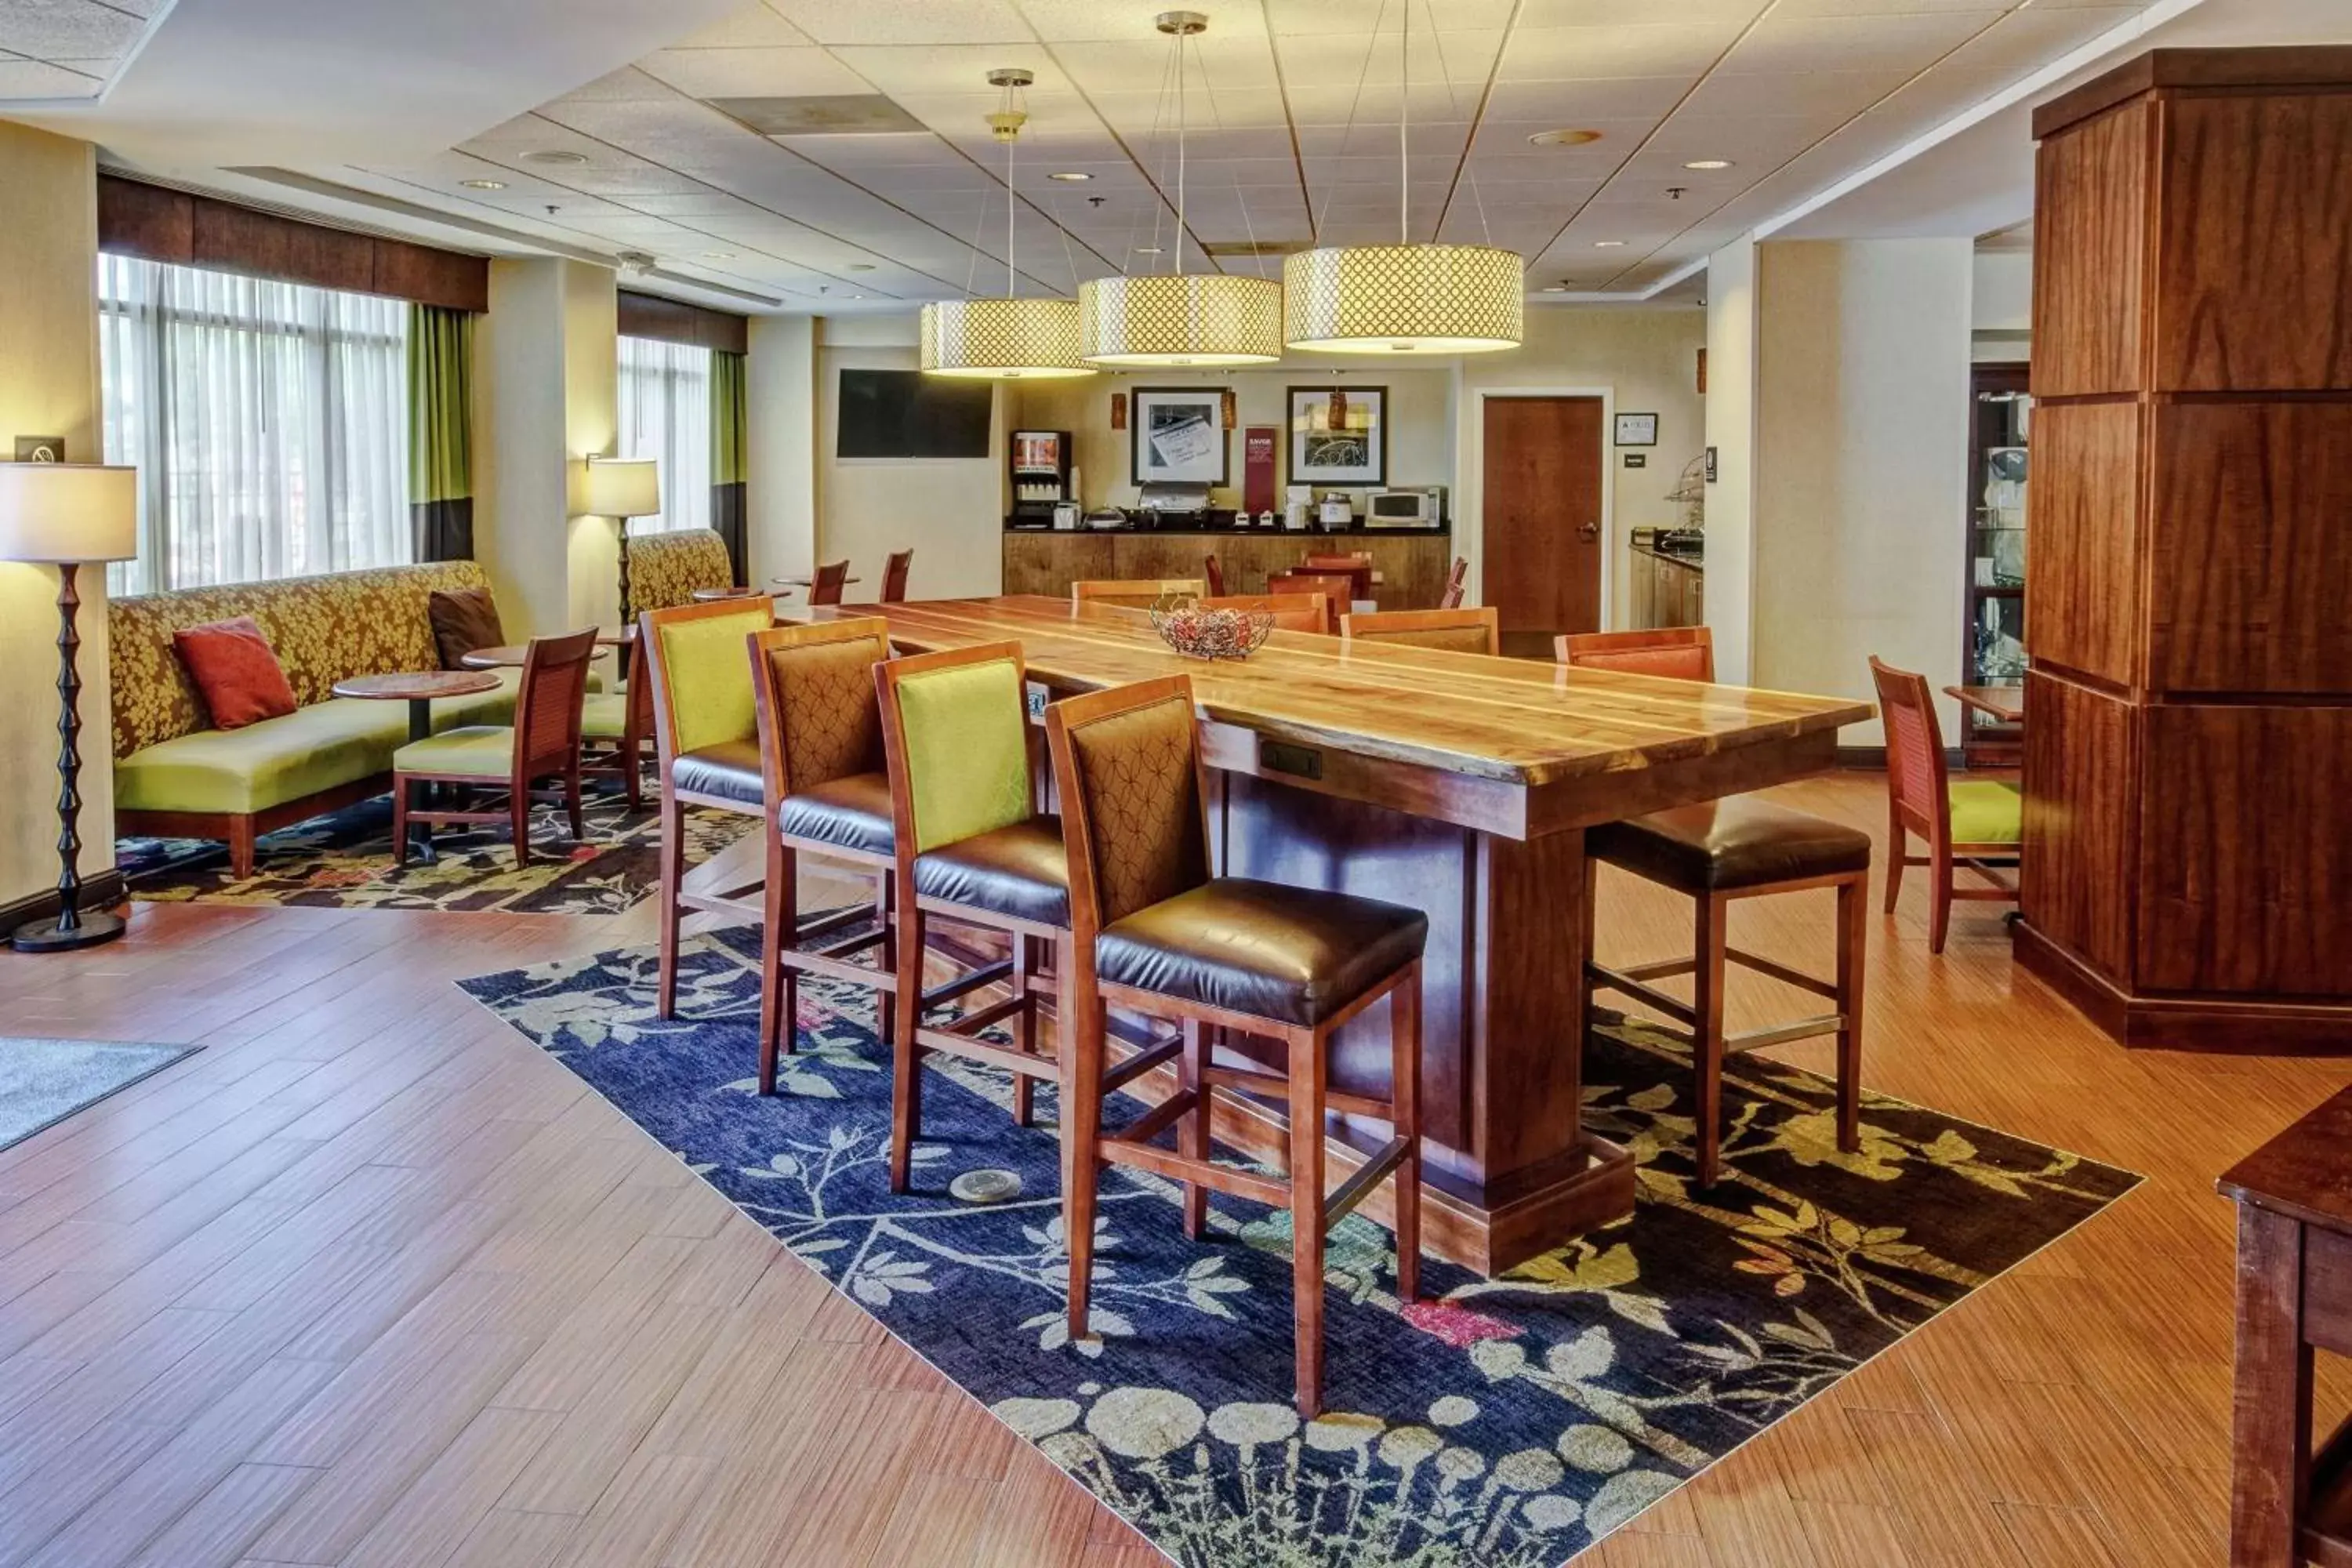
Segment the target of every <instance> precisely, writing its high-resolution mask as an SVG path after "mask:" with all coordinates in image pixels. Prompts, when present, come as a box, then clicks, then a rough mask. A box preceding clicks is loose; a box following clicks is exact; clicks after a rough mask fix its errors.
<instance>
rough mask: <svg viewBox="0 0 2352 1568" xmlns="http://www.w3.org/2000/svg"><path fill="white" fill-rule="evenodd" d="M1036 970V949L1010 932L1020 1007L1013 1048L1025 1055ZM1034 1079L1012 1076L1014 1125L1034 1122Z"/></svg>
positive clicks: (1030, 1048)
mask: <svg viewBox="0 0 2352 1568" xmlns="http://www.w3.org/2000/svg"><path fill="white" fill-rule="evenodd" d="M1034 973H1037V960H1036V951H1035V949H1034V947H1033V946H1032V945H1031V943H1030V939H1029V937H1028V936H1026V935H1025V934H1024V933H1022V932H1020V931H1015V932H1013V979H1012V984H1013V996H1014V997H1015V998H1017V999H1018V1000H1019V1001H1020V1003H1021V1006H1020V1009H1019V1011H1017V1012H1015V1013H1014V1014H1013V1049H1014V1050H1017V1051H1019V1052H1020V1053H1021V1054H1022V1055H1023V1056H1028V1055H1030V1054H1031V1053H1033V1052H1034V1051H1035V1050H1036V1048H1037V1000H1036V995H1035V994H1034V992H1032V991H1031V990H1030V989H1029V977H1030V976H1031V975H1033V974H1034ZM1035 1084H1036V1080H1035V1079H1033V1078H1031V1077H1030V1076H1029V1075H1028V1074H1027V1073H1023V1072H1017V1073H1014V1074H1013V1124H1014V1125H1015V1126H1019V1127H1028V1126H1032V1125H1034V1121H1035V1118H1034V1115H1033V1112H1034V1109H1035V1098H1036V1097H1035Z"/></svg>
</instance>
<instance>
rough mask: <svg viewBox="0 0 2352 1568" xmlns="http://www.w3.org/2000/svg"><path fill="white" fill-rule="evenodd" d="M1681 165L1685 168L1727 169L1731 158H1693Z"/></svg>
mask: <svg viewBox="0 0 2352 1568" xmlns="http://www.w3.org/2000/svg"><path fill="white" fill-rule="evenodd" d="M1683 167H1684V168H1685V169H1728V168H1729V167H1731V160H1730V159H1728V158H1693V159H1692V160H1691V161H1690V162H1689V163H1685V164H1684V165H1683Z"/></svg>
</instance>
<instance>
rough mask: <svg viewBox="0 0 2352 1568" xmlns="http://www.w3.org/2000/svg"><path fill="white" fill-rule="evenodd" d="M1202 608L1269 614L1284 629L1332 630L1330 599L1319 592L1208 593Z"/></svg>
mask: <svg viewBox="0 0 2352 1568" xmlns="http://www.w3.org/2000/svg"><path fill="white" fill-rule="evenodd" d="M1201 608H1202V609H1204V610H1243V611H1247V612H1249V613H1251V614H1254V615H1262V616H1273V617H1274V624H1275V627H1276V630H1278V631H1286V632H1319V633H1322V634H1323V635H1325V636H1327V637H1328V635H1330V633H1331V631H1332V630H1333V626H1332V617H1331V601H1330V600H1329V599H1328V598H1327V597H1326V596H1325V595H1321V594H1224V595H1216V594H1211V595H1204V596H1203V597H1202V600H1201Z"/></svg>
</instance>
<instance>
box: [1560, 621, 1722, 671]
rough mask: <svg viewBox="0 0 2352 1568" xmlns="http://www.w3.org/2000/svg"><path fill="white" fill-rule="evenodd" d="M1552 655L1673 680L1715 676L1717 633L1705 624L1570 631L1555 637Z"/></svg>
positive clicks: (1584, 664)
mask: <svg viewBox="0 0 2352 1568" xmlns="http://www.w3.org/2000/svg"><path fill="white" fill-rule="evenodd" d="M1552 654H1553V656H1554V657H1555V658H1558V659H1559V662H1560V663H1562V664H1572V665H1574V666H1576V667H1577V668H1580V669H1615V670H1622V671H1623V672H1624V673H1625V674H1627V675H1663V676H1665V677H1666V678H1667V679H1672V680H1713V679H1715V634H1713V633H1712V632H1710V631H1708V630H1707V628H1706V627H1705V626H1659V627H1656V628H1654V629H1653V630H1650V631H1639V632H1570V633H1569V634H1568V635H1567V636H1565V637H1555V638H1553V639H1552Z"/></svg>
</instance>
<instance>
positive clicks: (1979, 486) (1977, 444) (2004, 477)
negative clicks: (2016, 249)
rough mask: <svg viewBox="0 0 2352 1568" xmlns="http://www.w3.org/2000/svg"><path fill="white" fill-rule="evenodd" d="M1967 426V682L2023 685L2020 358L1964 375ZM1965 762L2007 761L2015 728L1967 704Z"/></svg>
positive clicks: (1963, 658)
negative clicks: (1968, 389)
mask: <svg viewBox="0 0 2352 1568" xmlns="http://www.w3.org/2000/svg"><path fill="white" fill-rule="evenodd" d="M1971 379H1972V381H1973V383H1974V385H1973V391H1974V393H1975V396H1974V397H1973V398H1972V399H1971V402H1970V417H1971V421H1972V423H1971V425H1970V427H1969V511H1968V516H1969V550H1968V571H1969V582H1968V616H1967V620H1966V622H1965V627H1966V632H1965V635H1966V637H1967V638H1968V643H1967V646H1966V647H1963V648H1962V649H1961V650H1960V668H1961V669H1962V670H1964V671H1965V672H1966V675H1965V678H1964V684H1967V685H1969V686H2022V685H2023V684H2025V575H2026V549H2025V544H2026V515H2025V480H2026V469H2027V466H2028V465H2027V458H2026V450H2027V445H2028V441H2029V438H2030V437H2031V436H2032V406H2033V400H2032V397H2031V396H2030V395H2028V394H2027V392H2026V367H2025V366H2023V365H2021V364H1979V365H1978V366H1976V367H1975V371H1974V374H1973V375H1972V377H1971ZM1960 721H1961V724H1962V726H1963V728H1962V731H1961V736H1960V748H1961V752H1962V753H1963V755H1964V757H1965V760H1966V762H1967V763H1968V765H1969V767H1972V768H1973V767H2014V766H2015V765H2017V763H2018V762H2019V760H2020V754H2021V750H2022V746H2023V739H2024V737H2023V734H2022V731H2021V730H2020V729H2019V727H2018V726H2017V725H2015V724H2007V723H2002V722H2000V721H1997V720H1995V719H1993V718H1992V717H1991V716H1990V714H1987V713H1984V712H1981V711H1979V710H1974V709H1969V710H1964V711H1963V712H1962V715H1961V720H1960Z"/></svg>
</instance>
